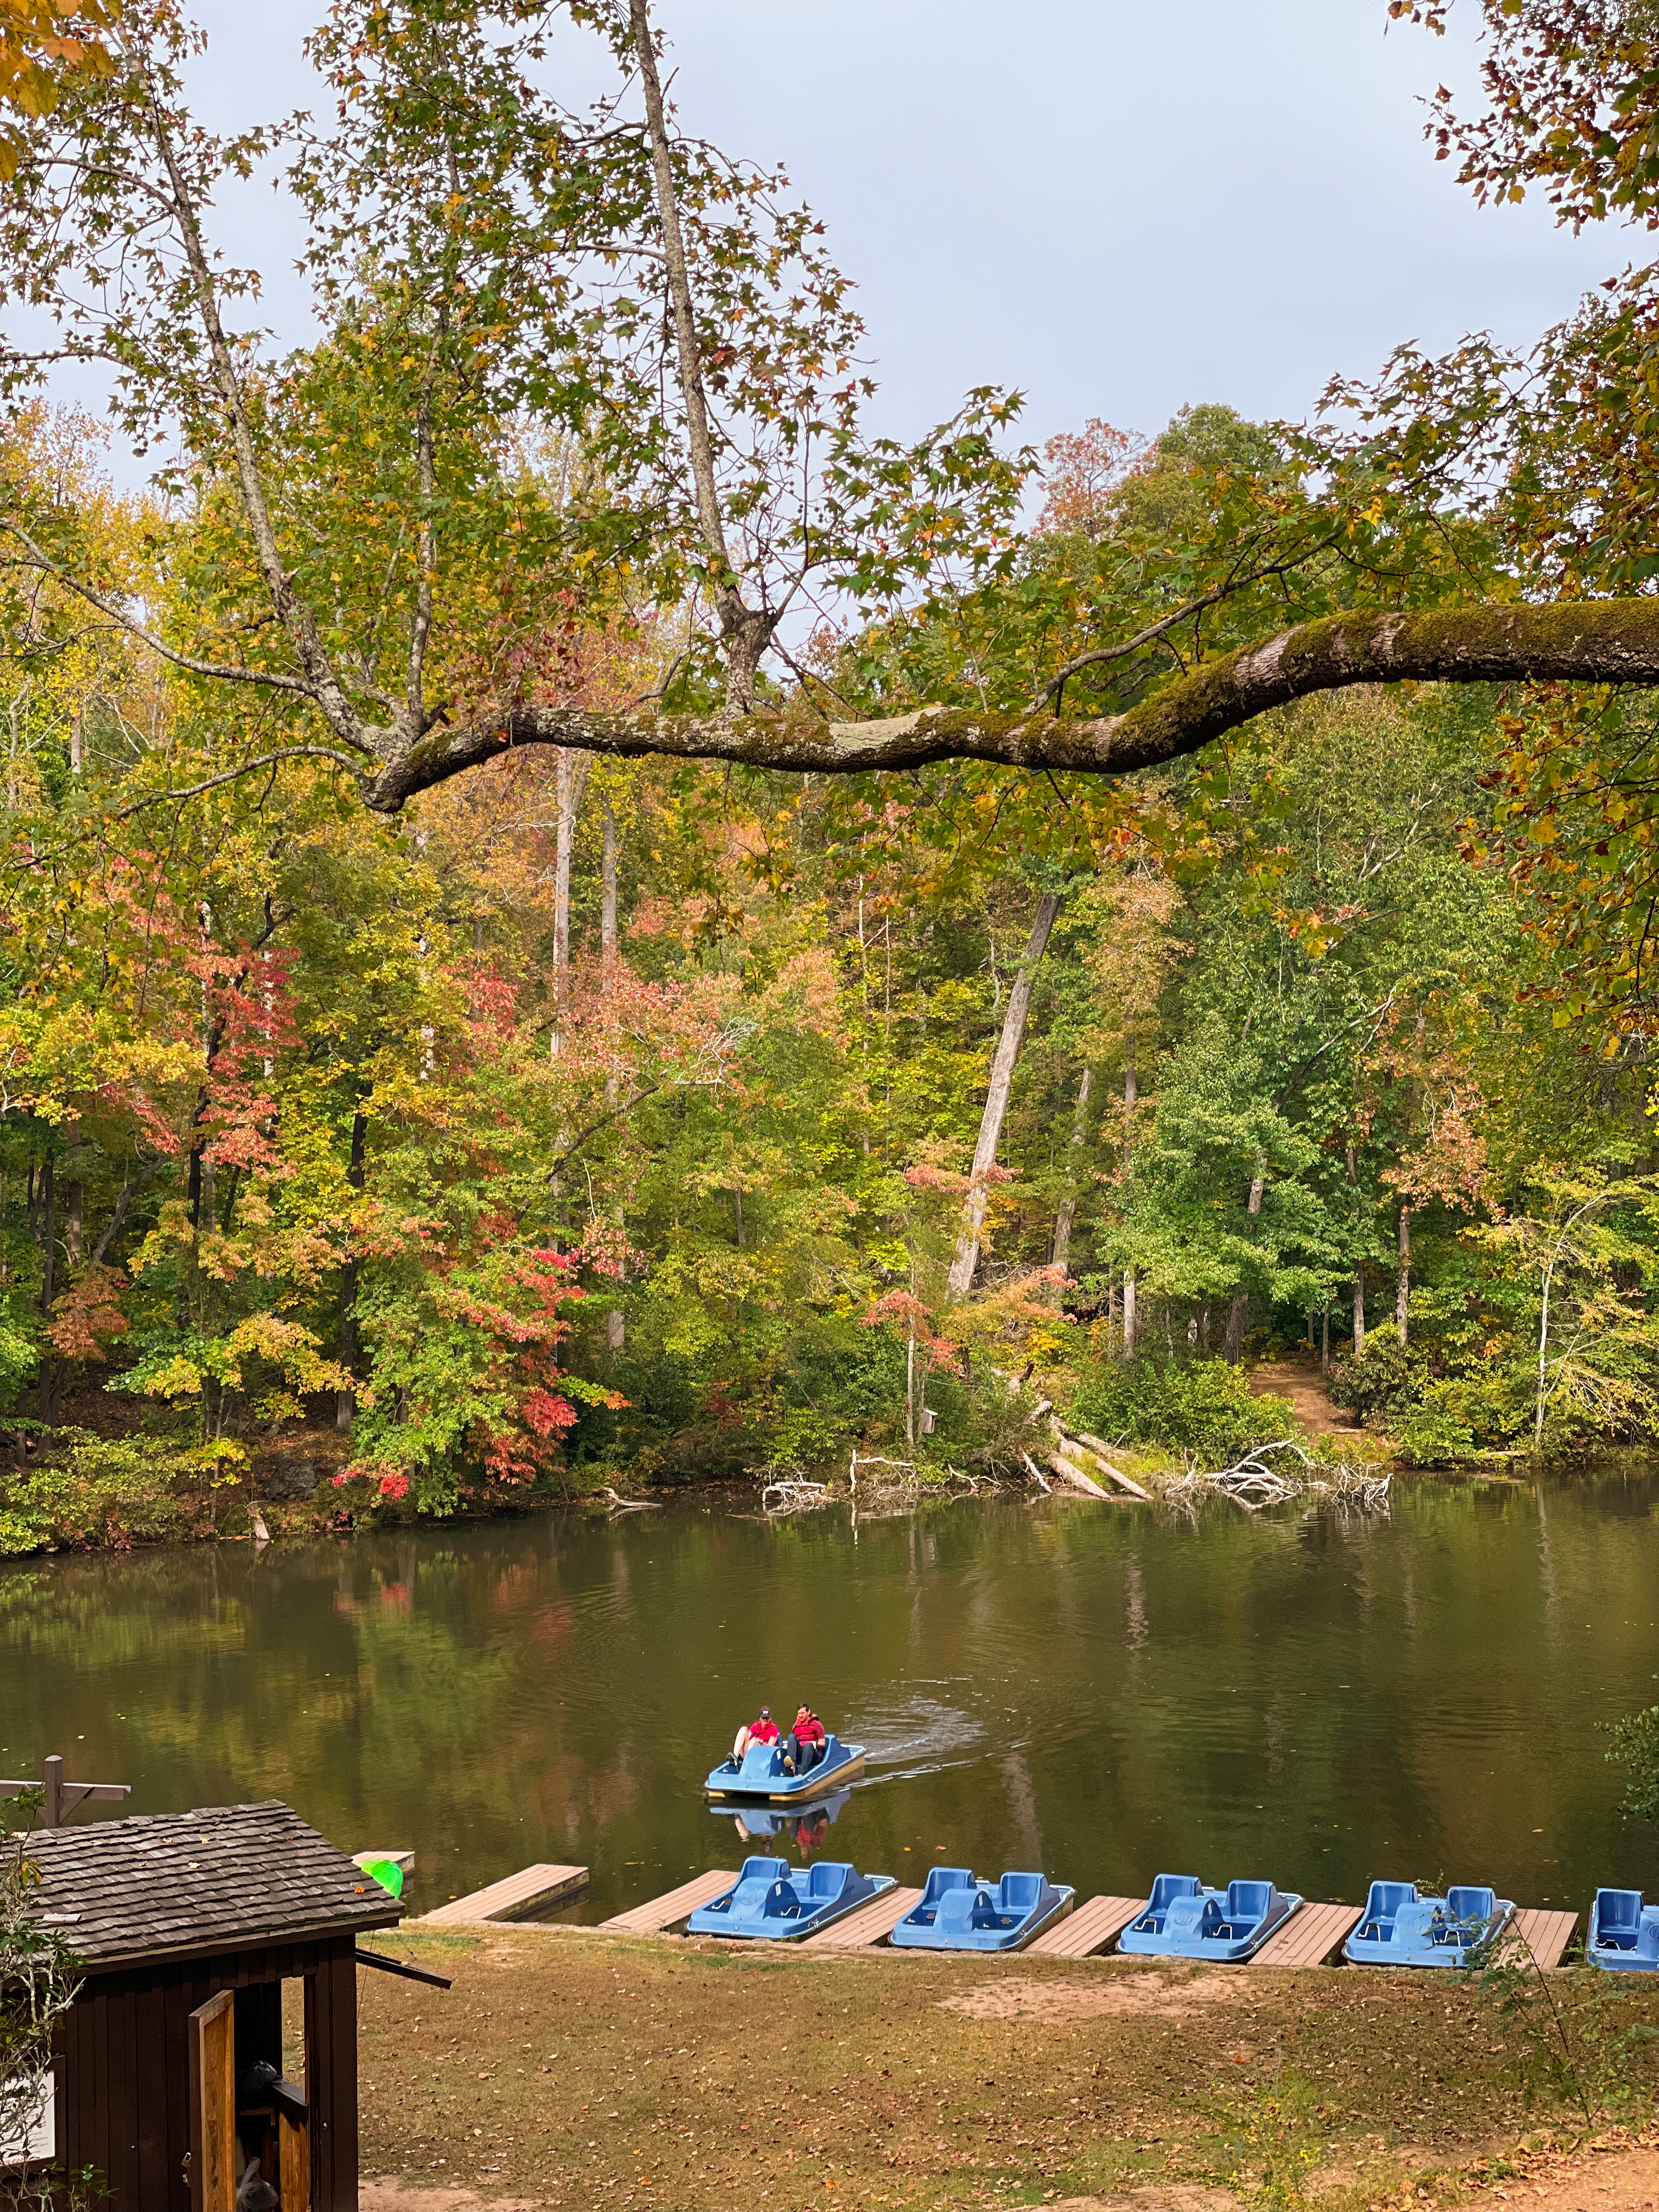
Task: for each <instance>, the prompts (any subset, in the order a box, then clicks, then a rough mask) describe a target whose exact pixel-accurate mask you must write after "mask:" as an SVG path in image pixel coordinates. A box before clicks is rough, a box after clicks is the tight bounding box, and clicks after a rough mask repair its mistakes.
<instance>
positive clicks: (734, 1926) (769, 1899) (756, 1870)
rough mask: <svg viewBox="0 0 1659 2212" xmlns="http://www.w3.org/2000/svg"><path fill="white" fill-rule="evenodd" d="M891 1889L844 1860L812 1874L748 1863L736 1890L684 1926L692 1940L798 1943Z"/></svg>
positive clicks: (780, 1862)
mask: <svg viewBox="0 0 1659 2212" xmlns="http://www.w3.org/2000/svg"><path fill="white" fill-rule="evenodd" d="M892 1887H894V1881H893V1877H892V1875H890V1874H860V1872H859V1871H858V1869H857V1868H856V1867H853V1866H849V1865H848V1864H847V1863H846V1862H845V1861H844V1860H834V1859H824V1860H823V1861H822V1862H821V1863H819V1864H818V1865H817V1866H815V1867H812V1868H811V1869H807V1868H805V1867H792V1866H791V1865H790V1864H789V1862H788V1861H787V1859H745V1860H744V1863H743V1872H742V1873H741V1874H740V1875H738V1878H737V1881H735V1882H734V1883H733V1884H732V1887H731V1888H730V1889H728V1890H727V1891H726V1893H725V1894H724V1895H723V1896H720V1897H717V1898H715V1899H714V1900H713V1901H712V1902H711V1903H709V1904H708V1905H699V1906H698V1907H697V1909H696V1911H695V1912H694V1913H693V1914H692V1915H691V1917H690V1920H689V1921H688V1922H687V1923H686V1927H687V1929H688V1930H689V1932H690V1934H691V1935H693V1936H759V1937H763V1938H764V1939H766V1940H769V1941H770V1942H775V1943H794V1942H799V1940H800V1938H801V1937H802V1936H815V1935H816V1934H817V1931H818V1929H820V1928H827V1927H828V1926H829V1923H830V1922H831V1921H832V1920H839V1919H841V1918H842V1916H843V1914H845V1913H848V1912H851V1911H854V1910H855V1909H856V1908H857V1907H858V1906H859V1905H867V1904H868V1903H869V1902H870V1899H872V1897H879V1896H880V1895H881V1893H882V1892H883V1890H884V1889H891V1888H892Z"/></svg>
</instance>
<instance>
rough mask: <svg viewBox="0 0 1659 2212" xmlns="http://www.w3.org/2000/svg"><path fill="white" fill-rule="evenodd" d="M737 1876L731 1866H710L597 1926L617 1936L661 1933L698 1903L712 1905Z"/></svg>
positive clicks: (673, 1925)
mask: <svg viewBox="0 0 1659 2212" xmlns="http://www.w3.org/2000/svg"><path fill="white" fill-rule="evenodd" d="M737 1878H738V1877H737V1874H736V1872H735V1870H734V1869H730V1868H726V1867H714V1868H712V1869H710V1870H709V1872H708V1874H700V1875H693V1876H692V1878H691V1880H690V1881H683V1882H682V1883H681V1884H680V1886H679V1887H678V1889H671V1890H670V1891H669V1892H668V1893H667V1894H666V1895H665V1896H663V1897H653V1899H651V1901H650V1903H649V1904H648V1905H635V1906H634V1907H633V1909H632V1911H628V1912H618V1913H617V1914H615V1915H613V1917H611V1919H609V1920H602V1921H600V1923H599V1925H600V1927H601V1928H609V1929H611V1931H612V1932H613V1933H614V1934H617V1935H619V1936H665V1935H666V1934H667V1933H668V1931H669V1929H671V1928H674V1927H678V1924H679V1923H680V1922H681V1921H682V1920H689V1919H690V1917H691V1915H692V1914H693V1913H694V1912H695V1911H696V1909H697V1907H698V1906H699V1905H712V1904H713V1903H714V1899H716V1898H717V1897H720V1896H723V1895H724V1893H726V1891H727V1890H728V1889H730V1888H731V1887H732V1883H733V1882H734V1881H736V1880H737Z"/></svg>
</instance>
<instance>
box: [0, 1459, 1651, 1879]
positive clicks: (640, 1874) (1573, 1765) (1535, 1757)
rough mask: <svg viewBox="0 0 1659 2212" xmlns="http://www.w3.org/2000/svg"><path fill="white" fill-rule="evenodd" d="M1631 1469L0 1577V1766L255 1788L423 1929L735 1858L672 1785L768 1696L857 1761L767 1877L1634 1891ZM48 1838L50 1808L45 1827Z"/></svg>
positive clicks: (1635, 1653) (243, 1794)
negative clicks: (1352, 1512) (1249, 1498)
mask: <svg viewBox="0 0 1659 2212" xmlns="http://www.w3.org/2000/svg"><path fill="white" fill-rule="evenodd" d="M1656 1560H1659V1477H1656V1474H1655V1472H1654V1470H1653V1469H1652V1468H1650V1467H1644V1468H1640V1469H1638V1470H1632V1469H1628V1468H1626V1469H1625V1470H1623V1471H1621V1472H1618V1473H1613V1474H1601V1475H1598V1476H1596V1477H1595V1478H1588V1477H1587V1478H1584V1479H1583V1480H1568V1481H1553V1482H1550V1483H1548V1484H1545V1485H1541V1486H1538V1487H1535V1488H1531V1487H1528V1488H1511V1487H1507V1486H1505V1487H1498V1486H1492V1487H1485V1486H1478V1485H1467V1486H1464V1485H1447V1484H1440V1483H1432V1484H1431V1483H1422V1484H1407V1485H1403V1486H1402V1485H1396V1487H1395V1499H1394V1504H1393V1510H1392V1513H1391V1514H1390V1515H1389V1517H1387V1518H1384V1519H1360V1518H1358V1517H1340V1516H1335V1515H1334V1514H1311V1515H1306V1514H1300V1513H1297V1512H1293V1511H1291V1512H1284V1513H1280V1514H1278V1515H1274V1516H1267V1515H1262V1516H1256V1517H1250V1516H1246V1515H1245V1514H1243V1512H1241V1511H1239V1510H1237V1509H1234V1508H1231V1507H1229V1506H1227V1505H1225V1504H1223V1505H1218V1506H1216V1507H1214V1508H1212V1509H1209V1510H1206V1512H1205V1513H1204V1514H1203V1515H1202V1516H1200V1519H1199V1520H1198V1522H1196V1524H1195V1525H1194V1524H1193V1523H1190V1522H1185V1521H1182V1520H1181V1519H1180V1518H1178V1517H1175V1516H1166V1515H1164V1514H1163V1513H1160V1512H1157V1511H1152V1510H1146V1509H1141V1508H1132V1509H1122V1508H1118V1507H1115V1506H1101V1505H1094V1504H1090V1503H1088V1502H1086V1501H1078V1502H1076V1503H1065V1502H1060V1501H1054V1502H1051V1503H1044V1504H1038V1505H1036V1506H1028V1505H1024V1504H1018V1503H1015V1502H1012V1501H1003V1500H996V1501H992V1502H987V1503H975V1502H967V1503H963V1504H951V1505H933V1506H930V1507H928V1508H927V1509H925V1510H923V1511H921V1513H919V1514H917V1515H916V1516H914V1517H911V1518H907V1519H899V1520H890V1521H879V1522H861V1523H860V1525H859V1526H858V1527H857V1528H856V1529H855V1528H854V1527H853V1526H852V1524H851V1523H850V1522H849V1521H848V1518H847V1516H845V1515H842V1514H840V1513H822V1514H817V1515H815V1516H810V1517H808V1518H805V1519H803V1520H798V1521H794V1522H784V1523H781V1524H780V1523H767V1522H763V1521H761V1520H759V1519H757V1518H752V1517H748V1516H745V1515H744V1513H743V1512H742V1511H740V1510H736V1508H735V1507H726V1506H721V1505H718V1504H717V1505H714V1506H710V1505H709V1504H708V1501H707V1499H706V1498H705V1499H701V1500H698V1501H696V1503H695V1504H693V1503H690V1502H687V1503H684V1504H674V1505H671V1506H670V1507H669V1508H668V1509H667V1510H664V1511H661V1512H657V1513H640V1514H633V1515H629V1516H626V1517H624V1518H623V1519H622V1520H620V1521H618V1522H615V1523H612V1524H609V1525H607V1524H606V1523H605V1522H603V1521H595V1520H592V1519H588V1518H586V1517H584V1516H579V1515H576V1514H559V1515H554V1516H545V1517H538V1518H533V1519H528V1520H524V1521H518V1522H495V1523H492V1524H489V1525H487V1526H483V1527H456V1528H423V1529H420V1530H417V1531H412V1532H407V1533H403V1534H385V1535H368V1536H362V1537H357V1538H355V1539H347V1540H342V1541H329V1542H322V1543H318V1544H314V1545H307V1546H304V1547H289V1546H273V1547H271V1548H270V1550H269V1551H268V1552H267V1553H265V1554H264V1556H263V1557H262V1558H260V1559H257V1560H256V1559H252V1557H251V1556H250V1554H249V1553H248V1552H247V1550H246V1548H243V1547H238V1548H237V1549H234V1550H232V1549H229V1548H226V1549H223V1550H218V1551H214V1550H208V1549H200V1550H179V1551H155V1552H144V1553H135V1554H131V1555H128V1556H126V1557H115V1558H96V1559H86V1558H52V1559H36V1560H32V1561H27V1562H22V1563H19V1564H17V1565H13V1566H11V1567H9V1568H5V1569H0V1773H8V1774H14V1775H15V1774H19V1773H25V1772H29V1771H39V1764H40V1759H41V1757H42V1755H43V1754H44V1753H46V1752H48V1751H53V1750H56V1751H61V1752H62V1753H64V1757H65V1759H66V1762H67V1766H68V1771H69V1773H70V1777H71V1778H75V1777H79V1778H82V1779H86V1780H98V1781H121V1782H130V1783H131V1784H132V1785H133V1794H132V1797H131V1810H132V1811H134V1812H140V1813H145V1812H163V1811H173V1810H179V1809H181V1808H187V1807H191V1806H196V1805H214V1804H223V1803H225V1802H229V1801H234V1800H246V1799H253V1798H262V1797H282V1798H284V1799H286V1800H287V1801H288V1802H289V1804H291V1805H293V1806H295V1808H297V1809H298V1810H299V1811H300V1812H301V1814H303V1815H304V1816H305V1818H306V1819H307V1820H310V1821H312V1822H313V1823H314V1825H315V1826H318V1827H319V1828H320V1829H322V1830H323V1831H324V1832H325V1834H327V1835H329V1836H331V1837H332V1838H334V1839H335V1840H336V1841H337V1842H338V1843H339V1844H342V1845H343V1846H344V1847H345V1848H346V1849H347V1850H363V1849H367V1848H368V1847H370V1846H372V1845H378V1846H380V1847H383V1848H384V1847H392V1846H396V1847H403V1848H409V1849H412V1850H414V1851H415V1852H416V1874H415V1876H414V1878H413V1880H412V1881H411V1883H410V1890H409V1893H408V1894H409V1899H410V1905H411V1906H412V1908H413V1909H415V1910H420V1909H422V1907H425V1906H428V1905H434V1904H436V1903H439V1902H441V1901H442V1900H443V1899H447V1898H448V1897H450V1896H451V1895H453V1894H454V1893H457V1892H458V1891H463V1890H466V1889H470V1888H473V1887H477V1885H479V1884H481V1883H483V1882H486V1881H494V1880H495V1879H497V1878H498V1877H499V1876H501V1875H507V1874H510V1873H512V1872H513V1871H514V1870H515V1869H517V1868H519V1867H521V1866H523V1865H525V1864H526V1863H529V1862H531V1861H532V1860H539V1859H550V1860H559V1861H571V1862H577V1863H581V1864H585V1865H587V1866H591V1867H592V1869H593V1881H592V1890H591V1892H590V1893H589V1894H588V1896H587V1897H586V1899H585V1900H584V1901H583V1902H582V1904H581V1905H579V1906H577V1907H575V1908H574V1910H573V1911H572V1912H571V1913H570V1914H569V1916H568V1917H577V1918H581V1919H598V1918H600V1917H604V1916H605V1914H606V1913H610V1912H614V1911H619V1910H621V1909H622V1908H623V1906H625V1905H630V1904H635V1903H638V1902H640V1901H641V1900H642V1899H645V1898H647V1897H649V1896H652V1895H654V1894H655V1893H658V1892H659V1891H661V1890H663V1889H665V1888H667V1887H670V1886H671V1884H672V1883H674V1882H677V1881H682V1880H684V1877H685V1876H686V1875H688V1874H689V1873H691V1872H693V1871H696V1870H700V1869H702V1868H704V1867H707V1866H712V1865H726V1866H732V1865H735V1864H736V1863H737V1855H740V1854H741V1852H742V1850H744V1840H743V1838H741V1837H740V1836H739V1835H738V1834H737V1833H736V1832H734V1823H733V1821H732V1819H731V1818H730V1817H729V1816H722V1815H720V1814H715V1813H714V1812H712V1811H710V1810H709V1809H708V1807H707V1806H706V1805H705V1804H704V1802H702V1798H701V1796H700V1795H699V1790H698V1784H699V1783H700V1781H701V1779H702V1776H703V1775H704V1774H705V1773H706V1772H707V1771H708V1768H709V1767H710V1766H711V1765H714V1762H715V1760H716V1759H718V1758H719V1757H720V1756H721V1755H723V1753H724V1752H725V1751H726V1747H727V1746H728V1745H729V1743H730V1741H731V1737H732V1732H733V1730H734V1729H735V1728H736V1726H737V1724H738V1722H739V1721H741V1720H743V1719H744V1718H745V1717H749V1716H750V1714H752V1712H753V1711H755V1709H756V1708H757V1706H758V1705H760V1703H761V1702H762V1701H763V1700H764V1701H765V1702H767V1703H769V1704H770V1705H771V1706H772V1707H773V1710H774V1711H776V1712H788V1713H793V1711H794V1707H795V1705H796V1704H797V1702H798V1701H799V1700H800V1699H802V1698H805V1699H808V1700H809V1701H810V1702H811V1704H813V1705H816V1707H817V1710H818V1711H819V1712H820V1713H822V1714H823V1717H824V1720H825V1722H826V1723H827V1724H828V1725H829V1726H830V1727H832V1728H834V1729H837V1730H838V1731H839V1732H840V1733H842V1735H845V1736H847V1737H849V1738H851V1739H853V1740H854V1741H863V1742H865V1743H867V1744H868V1745H869V1747H870V1752H871V1757H870V1778H869V1779H868V1780H867V1781H866V1782H865V1783H863V1784H860V1786H858V1787H857V1788H856V1789H854V1791H853V1792H852V1794H851V1796H849V1797H848V1799H847V1800H846V1802H845V1803H844V1804H843V1805H842V1807H841V1808H840V1810H839V1813H838V1817H837V1819H836V1822H835V1824H834V1825H833V1826H827V1827H824V1826H820V1829H819V1832H817V1834H811V1833H808V1834H807V1835H805V1837H804V1838H795V1837H793V1836H792V1835H791V1834H790V1833H788V1832H787V1831H786V1832H783V1833H781V1834H780V1835H779V1836H778V1838H777V1839H776V1841H775V1844H772V1845H766V1844H759V1845H757V1846H754V1847H755V1848H763V1849H766V1848H770V1849H772V1850H775V1851H776V1852H777V1853H779V1854H780V1855H781V1856H786V1857H790V1858H799V1857H800V1856H801V1855H802V1851H803V1850H805V1851H807V1852H816V1853H817V1855H819V1856H829V1857H836V1858H843V1857H844V1858H850V1859H852V1860H853V1861H854V1862H855V1863H857V1864H858V1865H859V1866H860V1867H862V1868H864V1869H866V1870H869V1871H886V1872H889V1873H892V1874H896V1875H899V1876H900V1877H901V1878H908V1877H909V1876H910V1875H912V1874H913V1872H914V1873H915V1875H916V1877H917V1878H918V1879H920V1876H921V1869H924V1868H925V1867H927V1865H929V1864H931V1863H933V1862H934V1861H935V1860H940V1861H943V1862H945V1863H953V1864H956V1863H959V1864H963V1865H968V1864H971V1865H973V1866H974V1867H975V1869H977V1870H978V1871H979V1872H981V1873H982V1874H987V1875H996V1874H999V1873H1000V1872H1001V1871H1002V1870H1003V1869H1005V1868H1008V1867H1038V1868H1042V1869H1045V1870H1046V1871H1048V1873H1049V1874H1051V1875H1054V1876H1055V1877H1057V1878H1059V1879H1061V1880H1064V1881H1071V1882H1074V1883H1076V1884H1077V1885H1078V1887H1079V1890H1082V1891H1085V1892H1087V1891H1091V1890H1097V1889H1099V1890H1111V1891H1117V1892H1121V1893H1144V1892H1145V1889H1146V1885H1147V1884H1148V1883H1149V1882H1150V1881H1151V1880H1152V1876H1153V1875H1156V1874H1158V1873H1159V1872H1160V1871H1163V1870H1166V1869H1167V1870H1170V1871H1172V1872H1185V1873H1193V1874H1200V1875H1203V1876H1204V1877H1205V1879H1206V1880H1207V1881H1227V1880H1229V1879H1231V1877H1233V1876H1235V1875H1268V1876H1271V1877H1272V1878H1273V1880H1275V1881H1278V1882H1279V1884H1280V1886H1281V1887H1285V1888H1295V1889H1299V1890H1302V1891H1304V1892H1305V1893H1307V1894H1309V1895H1310V1896H1316V1897H1331V1898H1347V1899H1354V1900H1356V1901H1357V1900H1358V1899H1359V1898H1360V1897H1361V1896H1363V1894H1364V1884H1365V1882H1366V1881H1367V1880H1368V1879H1369V1877H1370V1875H1373V1874H1387V1875H1403V1876H1406V1877H1423V1876H1435V1875H1446V1876H1448V1877H1449V1878H1450V1879H1451V1880H1453V1881H1491V1882H1492V1883H1494V1884H1496V1886H1497V1887H1498V1889H1499V1891H1500V1892H1502V1893H1506V1894H1508V1895H1510V1896H1513V1897H1515V1898H1516V1899H1519V1900H1520V1901H1521V1902H1522V1903H1523V1904H1536V1903H1541V1902H1544V1901H1546V1900H1548V1901H1550V1902H1552V1903H1558V1904H1559V1903H1567V1904H1572V1905H1583V1904H1584V1903H1586V1902H1587V1901H1588V1899H1589V1894H1590V1893H1591V1891H1592V1890H1593V1889H1594V1888H1595V1887H1596V1885H1597V1884H1598V1883H1600V1882H1618V1883H1621V1884H1630V1885H1632V1886H1635V1887H1645V1888H1646V1889H1648V1891H1649V1892H1650V1893H1656V1892H1659V1838H1656V1835H1655V1832H1653V1830H1652V1829H1651V1828H1650V1827H1649V1826H1647V1825H1646V1824H1644V1823H1638V1822H1626V1821H1625V1820H1622V1819H1621V1818H1620V1814H1619V1813H1618V1811H1617V1809H1616V1800H1617V1798H1618V1796H1619V1791H1620V1778H1619V1776H1618V1774H1617V1772H1616V1771H1614V1770H1613V1769H1611V1768H1609V1767H1608V1766H1607V1765H1606V1763H1605V1761H1604V1759H1603V1756H1602V1750H1603V1742H1602V1740H1601V1738H1600V1737H1599V1736H1598V1735H1597V1732H1596V1729H1595V1723H1596V1722H1597V1721H1598V1720H1601V1719H1605V1718H1607V1717H1612V1716H1615V1715H1618V1714H1620V1713H1623V1712H1626V1711H1631V1710H1632V1709H1633V1708H1635V1707H1636V1706H1638V1705H1645V1704H1649V1703H1652V1702H1655V1701H1659V1689H1656V1687H1655V1684H1654V1677H1655V1674H1656V1672H1659V1582H1656V1575H1655V1566H1656ZM80 1817H81V1818H82V1819H85V1818H87V1817H88V1815H87V1814H82V1815H81V1816H80Z"/></svg>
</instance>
